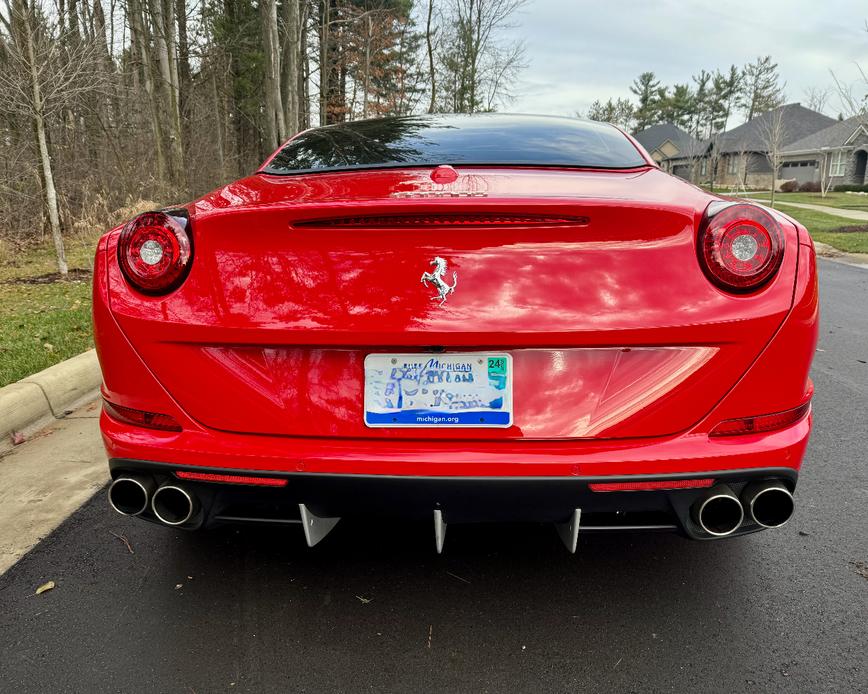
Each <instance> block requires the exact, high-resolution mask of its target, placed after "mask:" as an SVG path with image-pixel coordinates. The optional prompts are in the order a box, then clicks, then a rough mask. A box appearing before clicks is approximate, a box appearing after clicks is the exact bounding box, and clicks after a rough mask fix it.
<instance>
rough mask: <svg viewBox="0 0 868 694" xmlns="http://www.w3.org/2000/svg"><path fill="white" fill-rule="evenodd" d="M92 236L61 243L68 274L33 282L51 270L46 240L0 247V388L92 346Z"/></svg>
mask: <svg viewBox="0 0 868 694" xmlns="http://www.w3.org/2000/svg"><path fill="white" fill-rule="evenodd" d="M95 243H96V241H95V239H84V238H79V239H73V240H70V241H69V243H68V247H67V260H68V262H69V267H70V269H71V270H74V272H73V273H72V279H69V280H65V281H47V282H37V281H36V280H35V278H40V277H45V276H46V275H50V274H51V273H56V272H57V266H56V263H55V260H54V249H53V246H51V245H50V244H46V245H45V246H44V247H38V248H33V249H27V250H23V251H20V250H14V249H11V248H9V246H8V244H4V245H3V247H2V248H0V387H2V386H4V385H7V384H8V383H12V382H14V381H17V380H19V379H22V378H24V377H25V376H29V375H30V374H32V373H36V372H37V371H41V370H42V369H45V368H47V367H49V366H51V365H53V364H56V363H58V362H60V361H63V360H64V359H68V358H69V357H73V356H75V355H76V354H80V353H81V352H84V351H85V350H88V349H90V348H91V347H92V346H93V337H92V335H91V332H92V331H91V324H90V307H91V297H90V287H91V282H90V270H91V267H92V263H93V261H92V257H93V251H94V246H95Z"/></svg>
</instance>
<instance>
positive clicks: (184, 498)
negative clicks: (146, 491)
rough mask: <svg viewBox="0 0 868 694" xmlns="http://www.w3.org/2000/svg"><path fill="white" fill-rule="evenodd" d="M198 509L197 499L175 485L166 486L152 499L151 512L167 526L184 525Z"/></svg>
mask: <svg viewBox="0 0 868 694" xmlns="http://www.w3.org/2000/svg"><path fill="white" fill-rule="evenodd" d="M197 508H198V502H197V501H196V497H194V496H193V495H192V494H191V493H190V492H188V491H187V490H186V489H184V488H183V487H180V486H178V485H175V484H164V485H163V486H162V487H160V488H159V489H157V491H155V492H154V496H153V497H151V510H152V511H153V512H154V515H155V516H156V517H157V518H158V519H159V520H160V521H162V522H163V523H165V524H166V525H183V524H184V523H186V522H187V521H189V520H190V519H191V518H192V517H193V515H194V514H195V513H196V510H197Z"/></svg>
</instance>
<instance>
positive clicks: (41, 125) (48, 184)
mask: <svg viewBox="0 0 868 694" xmlns="http://www.w3.org/2000/svg"><path fill="white" fill-rule="evenodd" d="M22 4H23V3H22ZM22 9H23V12H22V13H21V14H22V19H23V22H24V37H23V38H24V41H25V48H26V51H27V62H28V65H29V67H30V96H31V103H32V105H33V128H34V130H35V132H36V145H37V147H38V148H39V161H40V164H41V165H42V180H43V183H44V188H43V190H44V193H45V207H46V209H47V210H48V222H49V224H50V225H51V238H52V240H53V241H54V252H55V254H56V255H57V271H58V272H59V273H60V274H61V276H63V277H66V276H67V275H68V274H69V266H68V265H67V264H66V251H65V249H64V247H63V232H62V230H61V227H60V209H59V207H58V204H57V189H56V188H55V187H54V172H53V171H52V169H51V154H50V153H49V151H48V136H47V134H46V131H45V115H44V108H43V106H44V105H43V101H42V91H41V89H40V86H39V70H38V68H37V66H36V53H35V50H34V47H33V27H32V26H31V24H30V11H29V9H28V8H22Z"/></svg>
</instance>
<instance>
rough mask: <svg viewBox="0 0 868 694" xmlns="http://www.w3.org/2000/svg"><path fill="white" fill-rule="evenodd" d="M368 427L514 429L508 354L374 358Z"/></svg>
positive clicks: (368, 371) (368, 373)
mask: <svg viewBox="0 0 868 694" xmlns="http://www.w3.org/2000/svg"><path fill="white" fill-rule="evenodd" d="M365 424H366V425H367V426H369V427H509V426H512V357H511V356H510V355H509V354H501V353H496V354H495V353H485V352H471V353H468V354H369V355H368V356H367V357H365Z"/></svg>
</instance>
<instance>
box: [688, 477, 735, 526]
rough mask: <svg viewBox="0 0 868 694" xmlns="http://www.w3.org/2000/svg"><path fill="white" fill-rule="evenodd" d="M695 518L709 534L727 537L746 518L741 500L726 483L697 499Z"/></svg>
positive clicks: (693, 512) (693, 511)
mask: <svg viewBox="0 0 868 694" xmlns="http://www.w3.org/2000/svg"><path fill="white" fill-rule="evenodd" d="M692 514H693V520H694V521H695V522H696V524H697V525H699V527H700V528H702V529H703V530H704V531H705V532H707V533H708V534H709V535H713V536H714V537H726V536H727V535H731V534H732V533H734V532H735V531H736V530H737V529H738V526H740V525H741V523H742V521H743V520H744V508H743V507H742V505H741V501H739V500H738V497H737V496H736V495H735V494H733V492H732V490H731V489H730V488H729V487H728V486H727V485H725V484H718V485H717V486H715V487H712V488H711V489H709V490H708V491H707V492H706V493H705V494H703V495H702V496H701V497H700V498H699V500H697V501H696V503H694V505H693V509H692Z"/></svg>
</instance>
